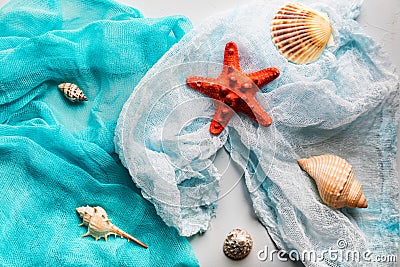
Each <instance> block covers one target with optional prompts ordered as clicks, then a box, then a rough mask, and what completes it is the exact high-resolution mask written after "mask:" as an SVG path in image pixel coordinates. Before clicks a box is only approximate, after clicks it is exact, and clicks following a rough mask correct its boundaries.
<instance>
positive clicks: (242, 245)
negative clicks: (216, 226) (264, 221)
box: [223, 228, 253, 260]
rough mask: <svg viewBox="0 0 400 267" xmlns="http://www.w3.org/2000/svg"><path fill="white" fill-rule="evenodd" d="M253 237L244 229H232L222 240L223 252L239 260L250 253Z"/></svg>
mask: <svg viewBox="0 0 400 267" xmlns="http://www.w3.org/2000/svg"><path fill="white" fill-rule="evenodd" d="M252 248H253V239H252V238H251V236H250V234H249V233H248V232H247V231H246V230H242V229H239V228H237V229H233V230H232V231H231V232H230V233H229V234H228V236H227V237H226V239H225V241H224V247H223V249H224V253H225V255H226V256H227V257H229V258H231V259H233V260H241V259H243V258H245V257H246V256H247V255H249V254H250V251H251V249H252Z"/></svg>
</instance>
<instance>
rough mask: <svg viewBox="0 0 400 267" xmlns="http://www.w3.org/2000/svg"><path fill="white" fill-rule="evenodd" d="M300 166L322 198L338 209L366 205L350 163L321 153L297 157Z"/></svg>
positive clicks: (364, 206) (363, 206)
mask: <svg viewBox="0 0 400 267" xmlns="http://www.w3.org/2000/svg"><path fill="white" fill-rule="evenodd" d="M298 163H299V165H300V167H301V168H302V169H303V170H304V171H306V172H307V173H308V174H309V175H310V176H311V177H312V178H313V179H314V180H315V182H316V184H317V187H318V192H319V194H320V196H321V198H322V200H323V201H324V202H325V203H326V204H327V205H328V206H330V207H332V208H335V209H338V208H342V207H344V206H347V207H351V208H366V207H368V204H367V200H366V198H365V196H364V194H363V193H362V188H361V184H360V183H359V182H358V181H357V180H355V179H354V173H353V170H352V167H351V165H350V164H349V163H348V162H347V161H346V160H344V159H342V158H341V157H338V156H335V155H321V156H315V157H310V158H307V159H299V160H298Z"/></svg>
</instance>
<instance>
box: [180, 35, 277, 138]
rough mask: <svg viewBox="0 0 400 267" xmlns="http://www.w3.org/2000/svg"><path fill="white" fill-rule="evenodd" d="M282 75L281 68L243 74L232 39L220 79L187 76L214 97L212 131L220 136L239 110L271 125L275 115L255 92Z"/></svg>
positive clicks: (206, 93) (262, 123) (225, 53)
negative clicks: (269, 113)
mask: <svg viewBox="0 0 400 267" xmlns="http://www.w3.org/2000/svg"><path fill="white" fill-rule="evenodd" d="M278 76H279V70H278V69H277V68H267V69H263V70H260V71H257V72H253V73H249V74H246V73H243V72H242V70H241V68H240V64H239V53H238V48H237V45H236V44H235V43H234V42H229V43H227V44H226V46H225V52H224V66H223V68H222V72H221V74H220V75H219V76H218V77H217V78H203V77H197V76H190V77H188V78H187V79H186V84H187V85H189V86H190V87H191V88H193V89H194V90H196V91H199V92H201V93H203V94H205V95H207V96H209V97H211V98H213V99H214V105H215V114H214V118H213V119H212V121H211V125H210V133H212V134H214V135H219V134H220V133H221V132H222V131H223V130H224V128H225V127H226V125H227V124H228V122H229V120H230V119H231V118H232V116H233V115H234V114H235V112H241V113H243V114H246V115H247V116H248V117H249V118H251V119H253V120H254V121H255V122H257V123H259V124H260V125H262V126H269V125H271V123H272V119H271V117H270V116H269V115H268V113H267V112H266V111H265V110H264V109H263V108H262V107H261V106H260V104H259V103H258V102H257V100H256V99H255V98H254V95H255V93H256V92H257V91H258V90H259V89H260V88H261V87H263V86H264V85H266V84H268V83H270V82H271V81H273V80H275V79H276V78H277V77H278Z"/></svg>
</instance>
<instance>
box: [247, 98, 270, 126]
mask: <svg viewBox="0 0 400 267" xmlns="http://www.w3.org/2000/svg"><path fill="white" fill-rule="evenodd" d="M240 112H241V113H244V114H246V115H247V116H248V117H249V118H251V119H252V120H254V121H255V122H257V123H258V124H260V125H261V126H264V127H267V126H270V125H271V124H272V118H271V117H270V116H269V114H268V113H267V112H266V111H265V110H264V109H263V108H262V107H261V106H260V104H258V102H257V100H255V99H249V101H248V102H247V105H246V106H245V107H244V108H243V109H242V110H240Z"/></svg>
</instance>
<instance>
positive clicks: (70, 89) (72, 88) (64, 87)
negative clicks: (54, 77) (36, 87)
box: [58, 83, 88, 102]
mask: <svg viewBox="0 0 400 267" xmlns="http://www.w3.org/2000/svg"><path fill="white" fill-rule="evenodd" d="M58 89H60V91H61V92H63V94H64V96H65V97H66V98H67V99H68V100H70V101H71V102H76V101H88V99H87V97H86V96H85V94H84V93H83V92H82V90H81V89H80V88H79V87H78V86H77V85H76V84H74V83H61V84H59V85H58Z"/></svg>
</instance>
